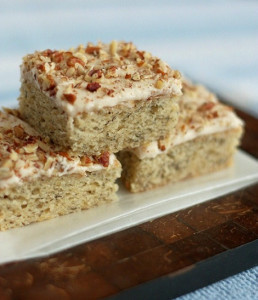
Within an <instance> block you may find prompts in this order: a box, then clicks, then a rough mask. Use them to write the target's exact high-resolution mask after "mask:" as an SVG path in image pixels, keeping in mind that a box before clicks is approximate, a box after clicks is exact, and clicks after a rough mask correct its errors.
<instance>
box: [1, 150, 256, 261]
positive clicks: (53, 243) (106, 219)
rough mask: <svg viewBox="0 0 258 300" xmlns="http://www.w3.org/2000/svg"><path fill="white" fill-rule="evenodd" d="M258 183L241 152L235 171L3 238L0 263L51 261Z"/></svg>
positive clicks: (122, 195) (122, 198)
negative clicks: (73, 249) (55, 256)
mask: <svg viewBox="0 0 258 300" xmlns="http://www.w3.org/2000/svg"><path fill="white" fill-rule="evenodd" d="M257 181H258V162H257V160H255V159H254V158H252V157H250V156H249V155H247V154H245V153H244V152H242V151H238V152H237V153H236V157H235V164H234V166H233V167H231V168H229V169H227V170H224V171H221V172H217V173H214V174H210V175H207V176H202V177H198V178H194V179H190V180H187V181H183V182H179V183H176V184H170V185H167V186H165V187H162V188H159V189H155V190H152V191H149V192H144V193H139V194H130V193H129V192H127V191H126V190H124V189H123V188H122V187H121V188H120V191H119V201H118V202H114V203H111V204H107V205H103V206H101V207H97V208H93V209H90V210H88V211H84V212H80V213H74V214H71V215H68V216H63V217H59V218H56V219H53V220H49V221H44V222H41V223H35V224H32V225H29V226H26V227H23V228H17V229H12V230H8V231H5V232H1V233H0V263H6V262H11V261H17V260H21V259H28V258H35V257H40V256H45V255H49V254H52V253H55V252H57V251H61V250H64V249H67V248H69V247H72V246H75V245H78V244H81V243H83V242H86V241H90V240H93V239H96V238H99V237H101V236H104V235H108V234H111V233H114V232H116V231H120V230H122V229H125V228H128V227H131V226H134V225H136V224H139V223H143V222H145V221H147V220H151V219H154V218H157V217H159V216H162V215H165V214H168V213H171V212H174V211H177V210H180V209H183V208H186V207H189V206H192V205H196V204H198V203H201V202H204V201H207V200H210V199H213V198H216V197H219V196H221V195H224V194H226V193H230V192H232V191H235V190H237V189H240V188H243V187H245V186H247V185H250V184H252V183H255V182H257Z"/></svg>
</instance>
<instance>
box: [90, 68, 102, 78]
mask: <svg viewBox="0 0 258 300" xmlns="http://www.w3.org/2000/svg"><path fill="white" fill-rule="evenodd" d="M102 74H103V73H102V71H101V70H94V69H93V70H90V72H89V73H88V75H89V76H92V77H93V75H95V76H94V77H95V78H101V76H102Z"/></svg>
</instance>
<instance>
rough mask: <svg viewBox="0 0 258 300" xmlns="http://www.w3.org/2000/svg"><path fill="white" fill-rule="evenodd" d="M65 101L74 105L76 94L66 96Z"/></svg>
mask: <svg viewBox="0 0 258 300" xmlns="http://www.w3.org/2000/svg"><path fill="white" fill-rule="evenodd" d="M64 99H65V100H66V101H68V102H69V103H71V104H74V102H75V100H76V95H74V94H64Z"/></svg>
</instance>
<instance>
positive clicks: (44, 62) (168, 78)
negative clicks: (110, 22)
mask: <svg viewBox="0 0 258 300" xmlns="http://www.w3.org/2000/svg"><path fill="white" fill-rule="evenodd" d="M112 45H113V44H112V43H111V44H110V45H108V44H101V43H99V44H98V45H97V47H95V48H98V51H97V53H88V52H89V51H88V50H87V49H89V46H88V47H87V48H85V47H78V48H76V49H72V50H69V51H55V52H53V51H50V52H44V51H43V52H35V53H34V54H32V55H28V56H27V57H25V58H24V63H23V65H22V66H21V81H22V82H24V81H25V82H26V81H28V82H31V83H33V84H34V85H36V86H37V87H38V88H39V89H40V90H41V91H42V92H43V93H44V94H45V95H46V96H48V97H50V98H51V99H52V100H53V101H54V102H55V104H56V105H57V106H59V107H62V109H63V110H64V111H65V112H66V113H67V114H68V115H69V116H72V117H73V116H75V115H77V114H79V113H83V112H90V111H97V110H101V109H102V108H104V107H113V106H116V105H126V106H130V107H132V106H134V101H146V100H148V99H149V98H150V97H155V96H164V95H165V96H166V95H167V96H168V97H171V96H178V95H181V88H182V85H181V78H180V74H179V72H177V71H174V70H172V69H171V68H170V67H169V66H168V65H167V64H166V63H164V62H163V61H161V60H160V59H158V58H156V57H154V56H152V55H151V54H150V53H147V52H144V51H138V50H137V49H136V48H135V46H134V45H133V44H131V43H123V42H120V43H118V44H115V45H116V46H115V47H116V50H115V51H113V50H112V49H113V48H112ZM128 49H129V50H128ZM87 51H88V52H87ZM57 58H58V59H57ZM77 59H79V60H78V61H79V63H78V62H76V60H77ZM73 64H74V65H73ZM94 72H95V73H94ZM91 84H93V85H94V84H95V85H96V89H95V90H94V87H93V90H91V89H90V88H89V86H90V85H91Z"/></svg>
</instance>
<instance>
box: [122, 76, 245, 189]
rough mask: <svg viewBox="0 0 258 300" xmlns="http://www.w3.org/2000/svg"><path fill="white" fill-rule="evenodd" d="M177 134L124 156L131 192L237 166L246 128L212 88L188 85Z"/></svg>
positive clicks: (124, 174) (185, 83)
mask: <svg viewBox="0 0 258 300" xmlns="http://www.w3.org/2000/svg"><path fill="white" fill-rule="evenodd" d="M171 129H172V130H171V133H170V135H168V136H167V137H166V138H165V139H158V140H156V141H152V142H150V143H143V144H142V145H141V146H140V147H136V148H128V149H125V150H123V151H121V152H120V153H119V156H118V157H119V160H120V161H121V163H122V168H123V172H122V180H123V182H124V184H125V186H126V187H127V189H128V190H129V191H131V192H141V191H146V190H148V189H152V188H155V187H158V186H162V185H165V184H166V183H168V182H176V181H179V180H182V179H186V178H189V177H194V176H198V175H202V174H207V173H210V172H214V171H217V170H220V169H222V168H226V167H227V166H229V165H231V163H232V160H233V155H234V152H235V150H236V147H237V146H238V145H239V142H240V138H241V136H242V133H243V122H242V120H240V119H239V118H238V117H237V116H236V114H235V113H234V112H233V110H232V108H231V107H229V106H226V105H223V104H221V103H220V102H219V101H218V99H217V98H216V96H215V95H214V94H212V93H211V92H209V91H208V90H207V89H206V88H204V87H203V86H200V85H193V84H192V83H190V82H188V81H186V80H183V95H182V97H180V99H179V120H178V123H177V125H176V127H175V128H171Z"/></svg>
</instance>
